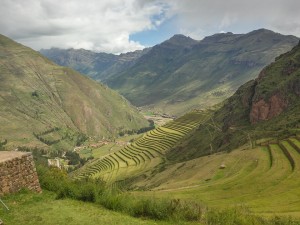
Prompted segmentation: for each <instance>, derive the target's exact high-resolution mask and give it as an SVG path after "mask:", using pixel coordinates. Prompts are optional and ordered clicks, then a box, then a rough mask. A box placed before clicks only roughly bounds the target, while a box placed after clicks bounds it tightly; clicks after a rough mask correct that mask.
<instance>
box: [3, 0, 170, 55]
mask: <svg viewBox="0 0 300 225" xmlns="http://www.w3.org/2000/svg"><path fill="white" fill-rule="evenodd" d="M0 2H1V8H0V30H1V32H2V33H3V34H4V35H7V36H9V37H11V38H13V39H15V40H17V41H20V42H21V43H23V44H26V45H29V46H31V47H33V48H35V49H40V48H49V47H61V48H68V47H74V48H86V49H90V50H95V51H105V52H113V53H120V52H126V51H131V50H135V49H141V48H143V46H142V45H141V44H140V43H139V42H134V41H130V40H129V35H130V34H131V33H135V32H140V31H143V30H147V29H154V28H155V27H156V26H158V25H159V24H160V23H161V22H162V21H163V20H164V19H165V15H164V13H165V7H166V3H164V2H159V1H154V0H153V1H151V0H150V1H145V0H144V1H140V0H101V1H98V0H88V1H82V0H72V1H61V0H39V1H38V0H26V1H24V0H0ZM159 15H163V16H159ZM155 16H157V19H155V18H156V17H155ZM158 16H159V17H158Z"/></svg>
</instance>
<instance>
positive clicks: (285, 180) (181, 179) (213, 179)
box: [134, 137, 300, 218]
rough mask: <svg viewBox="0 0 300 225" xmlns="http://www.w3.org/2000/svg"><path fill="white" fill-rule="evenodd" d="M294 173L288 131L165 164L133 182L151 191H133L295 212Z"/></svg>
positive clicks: (297, 165) (298, 148) (296, 142)
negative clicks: (278, 137) (270, 140)
mask: <svg viewBox="0 0 300 225" xmlns="http://www.w3.org/2000/svg"><path fill="white" fill-rule="evenodd" d="M221 167H223V168H221ZM224 167H225V168H224ZM299 174H300V139H299V137H291V138H288V139H285V140H282V141H279V142H278V143H277V144H268V145H266V146H260V147H257V148H255V149H245V148H240V149H237V150H234V151H232V152H230V153H219V154H214V155H211V156H205V157H200V158H197V159H194V160H190V161H186V162H183V163H177V164H175V165H170V166H168V167H166V169H165V170H164V171H162V172H161V173H160V174H157V175H156V176H154V177H148V178H147V179H146V180H144V181H140V182H136V183H135V187H136V189H138V188H141V189H142V190H145V189H146V190H147V189H148V190H151V191H148V192H144V191H143V192H140V191H135V192H134V193H135V194H136V195H150V196H152V195H155V196H161V197H165V196H168V197H172V198H180V199H186V200H195V201H198V202H201V203H203V204H204V205H207V206H209V207H213V208H227V207H230V206H233V207H234V206H239V205H243V206H246V207H248V208H249V209H250V210H251V211H253V212H255V213H257V214H261V215H266V216H273V215H274V214H275V215H286V216H293V217H297V218H300V201H299V199H300V189H299V186H300V180H299Z"/></svg>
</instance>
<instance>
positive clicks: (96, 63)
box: [40, 48, 148, 81]
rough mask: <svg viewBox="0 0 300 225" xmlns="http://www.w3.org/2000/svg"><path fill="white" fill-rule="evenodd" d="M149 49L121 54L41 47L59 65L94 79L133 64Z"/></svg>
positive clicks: (105, 77) (43, 52) (104, 76)
mask: <svg viewBox="0 0 300 225" xmlns="http://www.w3.org/2000/svg"><path fill="white" fill-rule="evenodd" d="M147 51H148V49H144V50H137V51H135V52H129V53H123V54H120V55H114V54H108V53H103V52H100V53H96V52H92V51H89V50H85V49H78V50H77V49H72V48H71V49H67V50H65V49H59V48H51V49H41V50H40V52H41V53H42V54H43V55H44V56H46V57H47V58H49V59H50V60H52V61H54V62H55V63H57V64H58V65H61V66H67V67H71V68H73V69H75V70H77V71H78V72H80V73H83V74H86V75H88V76H89V77H91V78H93V79H94V80H98V81H101V80H103V79H107V78H109V77H110V76H113V75H115V74H118V73H120V72H122V71H124V70H126V69H127V68H129V67H131V66H133V65H134V64H135V62H136V60H137V59H138V58H139V57H141V56H142V55H143V54H145V53H146V52H147Z"/></svg>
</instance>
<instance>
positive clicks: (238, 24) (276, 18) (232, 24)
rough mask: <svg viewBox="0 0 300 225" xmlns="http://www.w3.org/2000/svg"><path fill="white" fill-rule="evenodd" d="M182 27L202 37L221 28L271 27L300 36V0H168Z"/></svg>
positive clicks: (229, 29)
mask: <svg viewBox="0 0 300 225" xmlns="http://www.w3.org/2000/svg"><path fill="white" fill-rule="evenodd" d="M165 1H166V2H169V4H170V5H172V10H173V11H174V13H176V14H177V16H178V18H179V19H178V21H179V23H180V24H179V26H180V27H181V29H182V30H184V31H185V32H187V33H192V34H194V36H197V37H198V38H201V37H204V36H207V35H211V34H213V33H217V32H218V31H219V30H225V31H226V32H228V31H232V32H234V33H244V32H249V31H251V30H252V29H258V28H267V29H271V30H274V31H276V32H280V33H283V34H293V35H296V36H300V13H299V11H300V1H299V0H251V1H242V0H226V1H222V0H184V1H182V0H165Z"/></svg>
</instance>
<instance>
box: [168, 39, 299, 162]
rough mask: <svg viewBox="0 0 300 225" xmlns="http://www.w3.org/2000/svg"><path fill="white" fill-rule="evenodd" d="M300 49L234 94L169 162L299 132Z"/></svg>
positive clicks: (178, 148)
mask: <svg viewBox="0 0 300 225" xmlns="http://www.w3.org/2000/svg"><path fill="white" fill-rule="evenodd" d="M299 97H300V45H299V44H298V45H297V46H296V47H294V48H293V49H292V50H291V51H290V52H288V53H285V54H283V55H281V56H279V57H277V58H276V61H275V62H274V63H271V64H270V65H269V66H267V67H265V68H264V69H263V70H262V71H261V73H260V74H259V76H258V78H257V79H255V80H251V81H249V82H247V83H246V84H244V85H243V86H241V87H240V88H239V89H238V90H237V91H236V93H235V94H234V95H233V96H232V97H230V98H228V99H227V100H226V101H225V102H223V103H222V106H220V107H219V109H217V110H215V112H214V113H213V114H212V115H211V117H210V118H209V119H208V120H207V121H206V122H205V123H203V124H202V125H200V126H199V128H198V129H197V130H196V131H195V132H194V133H193V134H192V135H191V136H189V137H187V138H186V140H185V141H183V142H182V143H181V145H180V146H177V148H175V149H173V150H172V151H170V152H169V159H170V160H185V159H191V158H195V157H198V156H202V155H207V154H209V153H211V152H218V151H223V150H231V149H234V148H236V147H238V146H240V145H242V144H245V143H247V142H248V143H249V145H250V146H252V147H253V146H255V144H256V143H257V142H258V141H259V139H262V138H272V139H274V138H275V139H277V140H278V139H282V138H284V137H289V136H291V135H295V134H297V133H299V131H300V129H299V128H300V114H299V111H300V98H299Z"/></svg>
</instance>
